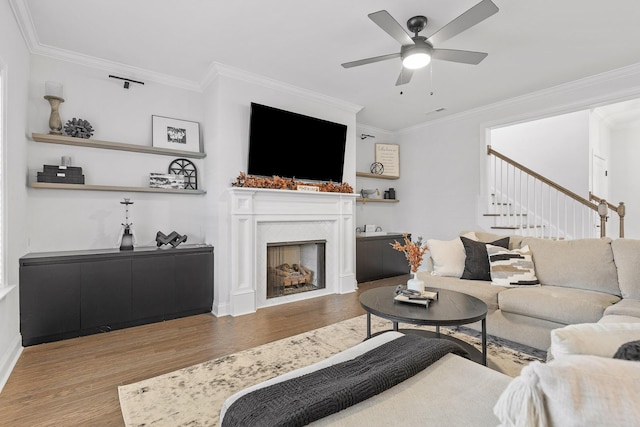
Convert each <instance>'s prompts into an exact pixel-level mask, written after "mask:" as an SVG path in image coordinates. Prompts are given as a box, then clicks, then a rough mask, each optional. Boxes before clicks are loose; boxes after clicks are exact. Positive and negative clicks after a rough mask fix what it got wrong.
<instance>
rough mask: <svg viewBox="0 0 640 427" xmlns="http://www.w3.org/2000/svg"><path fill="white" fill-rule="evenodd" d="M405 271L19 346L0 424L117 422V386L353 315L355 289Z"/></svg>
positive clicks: (1, 399) (0, 398)
mask: <svg viewBox="0 0 640 427" xmlns="http://www.w3.org/2000/svg"><path fill="white" fill-rule="evenodd" d="M408 278H409V276H408V275H407V276H399V277H397V278H391V279H383V280H379V281H375V282H368V283H361V284H359V290H358V292H356V293H353V294H347V295H329V296H324V297H318V298H313V299H309V300H305V301H300V302H295V303H289V304H284V305H280V306H275V307H269V308H264V309H260V310H258V311H257V312H256V313H254V314H248V315H244V316H238V317H231V316H225V317H220V318H217V317H215V316H213V315H211V314H202V315H198V316H191V317H185V318H182V319H176V320H171V321H167V322H161V323H154V324H151V325H144V326H138V327H135V328H129V329H122V330H118V331H113V332H109V333H105V334H99V335H91V336H87V337H81V338H74V339H69V340H64V341H58V342H54V343H47V344H40V345H36V346H31V347H26V348H25V349H24V351H23V353H22V355H21V356H20V359H19V360H18V363H17V364H16V366H15V368H14V370H13V372H12V374H11V376H10V377H9V380H8V382H7V384H6V385H5V387H4V389H3V391H2V393H0V426H7V427H9V426H21V427H23V426H29V427H36V426H57V427H62V426H65V427H66V426H123V425H124V422H123V420H122V414H121V412H120V404H119V401H118V392H117V387H118V386H119V385H124V384H129V383H133V382H136V381H140V380H143V379H145V378H149V377H153V376H156V375H160V374H164V373H167V372H171V371H175V370H176V369H180V368H184V367H186V366H190V365H194V364H196V363H201V362H204V361H207V360H210V359H215V358H217V357H220V356H224V355H227V354H230V353H235V352H237V351H240V350H244V349H247V348H251V347H255V346H257V345H261V344H265V343H267V342H271V341H275V340H279V339H281V338H285V337H288V336H291V335H295V334H299V333H302V332H306V331H309V330H312V329H316V328H320V327H322V326H326V325H330V324H332V323H335V322H339V321H342V320H345V319H350V318H352V317H355V316H359V315H361V314H364V310H363V309H362V308H361V307H360V304H359V303H358V294H359V293H360V292H362V291H363V290H366V289H370V288H372V287H377V286H385V285H395V284H397V283H403V282H406V280H407V279H408Z"/></svg>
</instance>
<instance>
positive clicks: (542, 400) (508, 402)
mask: <svg viewBox="0 0 640 427" xmlns="http://www.w3.org/2000/svg"><path fill="white" fill-rule="evenodd" d="M637 363H638V362H633V361H628V360H618V359H609V358H606V357H599V356H571V357H567V358H563V359H560V360H554V361H551V362H549V363H540V362H537V361H536V362H532V363H531V364H529V366H525V367H524V368H523V369H522V372H521V374H520V376H518V377H517V378H514V379H513V381H512V382H511V383H510V384H509V386H508V387H507V388H506V389H505V391H504V392H503V393H502V395H501V396H500V398H499V399H498V401H497V402H496V405H495V406H494V408H493V411H494V413H495V414H496V416H497V417H498V418H499V419H500V422H501V423H500V425H501V426H502V427H507V426H524V425H527V426H529V425H531V426H563V427H573V426H576V427H577V426H580V427H583V426H637V425H638V420H639V419H640V406H639V405H638V402H639V401H640V369H639V368H638V367H637V366H636V365H637Z"/></svg>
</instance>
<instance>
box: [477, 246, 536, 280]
mask: <svg viewBox="0 0 640 427" xmlns="http://www.w3.org/2000/svg"><path fill="white" fill-rule="evenodd" d="M487 255H488V256H489V266H490V269H491V283H492V284H494V285H498V286H506V287H519V286H540V281H539V280H538V278H537V277H536V272H535V269H534V265H533V258H532V257H531V251H530V250H529V246H524V247H522V248H520V249H513V250H508V249H505V248H502V247H500V246H494V245H487Z"/></svg>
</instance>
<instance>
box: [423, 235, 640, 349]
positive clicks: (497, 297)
mask: <svg viewBox="0 0 640 427" xmlns="http://www.w3.org/2000/svg"><path fill="white" fill-rule="evenodd" d="M461 235H466V236H472V238H473V239H474V240H477V241H480V242H487V243H489V242H493V241H496V240H498V239H500V238H504V237H505V236H500V235H496V234H492V233H486V232H481V231H476V232H464V233H461ZM456 239H457V240H460V238H459V237H458V238H455V239H453V240H451V241H446V242H444V241H436V240H427V245H428V246H430V248H432V249H431V252H432V253H431V254H430V257H429V259H428V262H427V263H425V264H426V266H427V269H426V270H424V271H420V272H419V273H418V275H419V277H420V278H421V279H422V280H424V281H425V283H426V286H430V287H437V288H444V289H450V290H456V291H460V292H464V293H467V294H469V295H473V296H475V297H477V298H480V299H481V300H483V301H484V302H485V303H486V304H487V306H488V309H489V310H488V315H487V332H488V333H489V334H490V335H494V336H498V337H501V338H504V339H508V340H511V341H514V342H518V343H521V344H525V345H529V346H531V347H534V348H537V349H540V350H547V349H548V347H549V345H550V332H551V330H553V329H556V328H561V327H563V326H566V325H571V324H578V323H594V322H599V321H601V322H608V321H617V322H640V240H633V239H617V240H612V239H610V238H606V237H605V238H601V239H580V240H567V241H562V240H560V241H557V240H550V239H542V238H534V237H522V236H509V249H518V248H524V247H525V246H528V247H529V250H530V252H531V254H532V258H533V264H534V269H535V275H536V277H537V278H538V280H539V281H540V286H526V287H525V286H523V287H503V286H496V285H494V284H492V282H491V281H483V280H467V279H461V278H460V277H459V276H458V277H456V275H457V274H458V272H459V271H460V266H459V265H457V266H455V265H454V266H453V267H452V265H447V262H448V260H447V257H448V258H449V262H451V263H454V264H455V263H458V264H459V263H460V255H459V254H458V255H455V253H454V251H455V244H456ZM443 247H445V248H446V250H444V251H443V250H441V249H442V248H443ZM459 249H460V250H462V251H463V255H462V257H463V259H464V246H463V245H462V242H461V241H460V244H459ZM442 252H444V255H443V253H442ZM471 327H472V328H475V329H479V327H480V325H479V324H474V325H471Z"/></svg>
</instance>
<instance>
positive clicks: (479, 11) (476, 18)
mask: <svg viewBox="0 0 640 427" xmlns="http://www.w3.org/2000/svg"><path fill="white" fill-rule="evenodd" d="M496 12H498V6H496V5H495V4H494V3H493V2H492V1H491V0H482V1H481V2H480V3H478V4H477V5H475V6H473V7H472V8H471V9H469V10H467V11H466V12H464V13H463V14H462V15H460V16H458V17H457V18H455V19H454V20H453V21H451V22H449V23H448V24H447V25H445V26H444V27H442V28H440V29H439V30H438V31H436V33H435V34H432V35H431V36H430V37H429V38H427V41H428V42H429V43H431V45H433V46H436V45H439V44H440V43H442V42H444V41H445V40H449V39H450V38H451V37H453V36H455V35H457V34H460V33H461V32H463V31H464V30H466V29H468V28H471V27H473V26H474V25H476V24H478V23H480V22H482V21H484V20H485V19H487V18H488V17H490V16H491V15H493V14H494V13H496Z"/></svg>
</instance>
